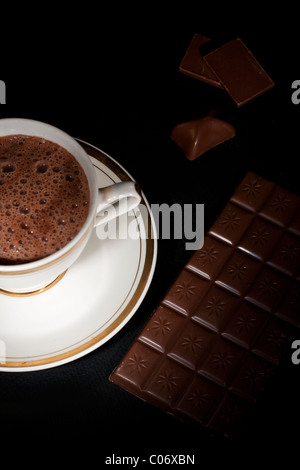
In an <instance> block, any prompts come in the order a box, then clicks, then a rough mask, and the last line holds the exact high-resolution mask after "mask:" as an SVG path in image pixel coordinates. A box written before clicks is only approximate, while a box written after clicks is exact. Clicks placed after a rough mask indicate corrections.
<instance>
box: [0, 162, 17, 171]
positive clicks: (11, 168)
mask: <svg viewBox="0 0 300 470" xmlns="http://www.w3.org/2000/svg"><path fill="white" fill-rule="evenodd" d="M15 170H16V167H15V165H14V164H13V163H5V165H3V166H2V171H3V173H13V172H14V171H15Z"/></svg>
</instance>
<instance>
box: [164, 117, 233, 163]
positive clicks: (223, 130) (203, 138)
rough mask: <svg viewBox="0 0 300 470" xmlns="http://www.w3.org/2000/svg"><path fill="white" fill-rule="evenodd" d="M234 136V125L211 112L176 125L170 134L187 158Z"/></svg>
mask: <svg viewBox="0 0 300 470" xmlns="http://www.w3.org/2000/svg"><path fill="white" fill-rule="evenodd" d="M234 136H235V129H234V127H233V126H232V125H231V124H229V123H228V122H226V121H223V120H222V119H219V118H217V117H215V116H214V115H212V114H211V113H210V114H208V115H206V116H204V117H202V118H199V119H195V120H192V121H187V122H184V123H181V124H178V125H176V126H175V127H174V128H173V130H172V132H171V135H170V137H171V139H172V140H173V141H174V142H175V143H176V144H177V145H178V146H179V147H180V148H181V149H182V150H183V152H184V153H185V155H186V157H187V158H188V159H189V160H195V159H196V158H198V157H199V156H200V155H202V154H203V153H205V152H207V151H208V150H210V149H212V148H213V147H216V146H217V145H219V144H221V143H222V142H225V141H226V140H228V139H231V138H232V137H234Z"/></svg>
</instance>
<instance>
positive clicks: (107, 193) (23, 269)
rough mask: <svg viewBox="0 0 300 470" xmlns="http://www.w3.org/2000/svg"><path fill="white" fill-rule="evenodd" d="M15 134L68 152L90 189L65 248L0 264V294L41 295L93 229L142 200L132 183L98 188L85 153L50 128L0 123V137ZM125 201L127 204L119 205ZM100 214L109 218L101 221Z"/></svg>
mask: <svg viewBox="0 0 300 470" xmlns="http://www.w3.org/2000/svg"><path fill="white" fill-rule="evenodd" d="M15 134H22V135H30V136H37V137H42V138H44V139H46V140H49V141H51V142H54V143H57V144H58V145H60V146H61V147H63V148H65V149H66V150H68V151H69V152H70V153H71V154H72V155H73V156H74V157H75V158H76V160H77V161H78V162H79V164H80V165H81V167H82V168H83V170H84V172H85V174H86V177H87V179H88V183H89V189H90V207H89V213H88V216H87V219H86V221H85V223H84V225H83V227H82V228H81V230H80V231H79V232H78V233H77V235H76V236H75V237H74V238H73V239H72V240H71V241H70V242H69V243H68V244H67V245H66V246H64V247H63V248H62V249H61V250H59V251H57V252H55V253H54V254H51V255H49V256H46V257H45V258H42V259H39V260H37V261H32V262H28V263H23V264H15V265H1V264H0V293H1V292H2V294H3V293H6V294H11V295H32V294H33V293H37V292H41V291H43V290H44V289H45V288H47V286H49V285H52V284H53V283H54V282H55V281H56V280H58V279H60V278H61V277H62V276H63V274H64V273H65V272H66V270H67V269H68V268H69V267H70V266H71V265H72V264H73V263H74V261H76V259H77V258H78V257H79V255H80V254H81V252H82V250H83V249H84V247H85V246H86V244H87V242H88V239H89V237H90V235H91V232H92V229H93V228H94V227H95V226H97V225H99V224H100V223H105V222H107V221H108V220H109V219H110V218H112V217H116V216H118V215H121V214H122V213H124V211H130V210H132V209H134V208H135V207H136V206H138V204H139V203H140V201H141V196H140V192H139V188H138V186H137V184H136V183H135V182H133V181H126V182H121V183H116V184H113V185H111V186H107V187H105V188H98V183H97V179H96V173H95V170H94V167H93V165H92V163H91V160H90V158H89V156H88V155H87V153H86V152H85V150H84V149H83V148H82V146H81V145H80V144H79V143H78V142H77V141H76V140H75V139H73V138H72V137H71V136H69V135H68V134H67V133H65V132H64V131H62V130H60V129H58V128H56V127H54V126H52V125H49V124H46V123H43V122H40V121H34V120H31V119H0V137H2V136H5V135H15ZM0 197H1V190H0ZM124 198H126V202H127V203H126V204H120V201H121V200H123V199H124ZM112 205H114V208H115V209H116V210H114V211H109V210H108V211H105V208H107V207H111V206H112ZM103 212H105V213H106V214H108V215H107V216H106V217H104V216H103ZM99 243H101V241H100V240H99Z"/></svg>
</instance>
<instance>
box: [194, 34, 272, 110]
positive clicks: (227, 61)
mask: <svg viewBox="0 0 300 470" xmlns="http://www.w3.org/2000/svg"><path fill="white" fill-rule="evenodd" d="M203 60H204V62H205V63H206V64H207V65H208V66H209V67H210V68H211V71H212V72H213V73H214V75H215V76H216V77H217V79H218V80H219V82H220V83H221V84H222V86H223V88H224V89H225V90H226V91H227V92H228V93H229V95H230V96H231V98H232V99H233V100H234V102H235V103H236V105H237V106H242V105H244V104H245V103H248V102H249V101H251V100H252V99H254V98H256V97H257V96H259V95H261V94H262V93H264V92H266V91H267V90H269V89H270V88H272V87H273V86H274V82H273V80H271V78H270V77H269V75H268V74H267V73H266V72H265V70H264V69H263V68H262V66H261V65H260V64H259V63H258V61H257V60H256V59H255V57H254V56H253V55H252V54H251V52H250V51H249V49H248V48H247V47H246V45H245V44H244V42H243V41H242V40H241V39H239V38H238V39H234V40H232V41H230V42H228V43H226V44H224V45H223V46H221V47H219V48H217V49H216V50H215V51H212V52H210V53H209V54H207V55H205V56H204V59H203Z"/></svg>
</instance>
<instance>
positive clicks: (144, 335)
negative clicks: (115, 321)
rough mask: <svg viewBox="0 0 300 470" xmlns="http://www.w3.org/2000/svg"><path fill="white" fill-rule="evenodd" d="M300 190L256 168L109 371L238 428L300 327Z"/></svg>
mask: <svg viewBox="0 0 300 470" xmlns="http://www.w3.org/2000/svg"><path fill="white" fill-rule="evenodd" d="M299 209H300V198H299V197H298V196H296V195H293V194H291V193H290V192H287V191H285V190H284V189H282V188H281V187H279V186H277V185H275V184H274V183H271V182H270V181H268V180H266V179H264V178H262V177H260V176H258V175H256V174H254V173H252V172H249V173H247V175H246V176H245V178H244V179H243V181H242V182H241V184H240V185H239V186H238V187H237V189H236V191H235V192H234V194H233V196H232V197H231V198H230V200H229V201H228V202H227V204H226V206H225V207H224V210H223V211H222V212H221V214H220V215H219V217H218V218H217V220H216V222H215V223H214V224H213V226H212V228H211V229H210V231H209V232H208V233H207V234H206V236H205V240H204V245H203V248H201V249H200V250H197V251H195V252H194V254H193V255H192V257H191V259H190V260H189V261H188V263H187V264H186V265H185V267H184V269H183V270H182V272H181V273H180V274H179V276H178V278H177V279H176V281H175V282H174V284H173V285H172V286H171V288H170V289H169V291H168V292H167V294H166V295H165V297H164V298H163V300H162V302H161V303H160V305H159V306H158V307H157V309H156V311H155V312H154V314H153V315H152V316H151V318H150V319H149V321H148V323H147V324H146V326H145V327H144V329H143V330H142V332H141V333H140V334H139V336H138V338H137V339H136V340H135V342H134V343H133V345H132V346H131V348H130V349H129V351H128V352H127V354H126V355H125V357H124V358H123V360H122V361H121V363H120V364H119V366H118V367H117V368H116V369H115V371H114V372H113V373H112V374H111V376H110V380H111V381H112V382H114V383H115V384H117V385H119V386H120V387H122V388H124V389H125V390H127V391H129V392H131V393H133V394H134V395H136V396H137V397H140V398H142V399H144V400H145V401H147V402H149V403H151V404H153V405H155V406H157V407H159V408H160V409H162V410H164V411H166V412H168V413H170V414H173V415H175V416H177V417H179V418H181V419H187V420H194V421H196V422H198V423H200V424H202V425H203V426H204V427H207V428H209V429H213V430H215V431H217V432H219V433H221V434H224V435H229V436H234V435H235V434H236V433H237V432H239V430H240V426H241V425H245V424H247V419H246V417H247V414H248V412H249V411H251V410H252V409H253V408H252V407H253V405H254V404H255V403H256V402H257V401H258V400H259V397H260V394H261V392H262V391H263V390H264V389H265V388H266V386H267V384H268V385H270V378H271V376H273V375H274V373H276V372H278V371H279V366H280V367H284V366H285V365H286V362H285V361H284V360H283V359H284V358H285V354H286V353H287V352H288V353H289V354H290V350H291V345H292V343H293V341H294V340H295V339H299V334H300V329H299V326H300V310H299V297H300V276H299V273H300V234H299V231H297V230H296V229H295V227H297V223H296V221H297V220H298V221H299Z"/></svg>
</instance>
